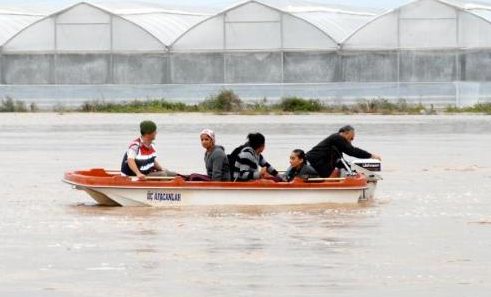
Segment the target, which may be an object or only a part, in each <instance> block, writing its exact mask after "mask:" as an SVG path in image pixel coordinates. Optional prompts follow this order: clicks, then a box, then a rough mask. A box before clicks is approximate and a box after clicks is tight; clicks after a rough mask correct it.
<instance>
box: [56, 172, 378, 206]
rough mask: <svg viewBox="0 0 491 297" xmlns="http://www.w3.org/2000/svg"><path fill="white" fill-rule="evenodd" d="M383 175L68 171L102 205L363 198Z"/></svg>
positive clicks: (287, 202) (69, 180)
mask: <svg viewBox="0 0 491 297" xmlns="http://www.w3.org/2000/svg"><path fill="white" fill-rule="evenodd" d="M355 166H356V165H355ZM379 179H380V178H379V177H378V176H377V175H375V174H372V173H371V172H370V171H367V170H364V169H363V168H359V171H358V173H353V174H352V175H349V176H346V177H338V178H312V179H308V180H302V179H295V180H294V181H292V182H274V181H271V180H257V181H250V182H203V181H185V180H184V179H183V178H182V177H176V178H158V177H154V178H149V179H146V180H138V179H136V178H134V177H125V176H121V175H120V173H119V172H115V171H108V170H104V169H101V168H96V169H90V170H78V171H73V172H67V173H65V177H64V179H63V181H64V182H66V183H68V184H70V185H72V186H73V187H74V188H75V189H79V190H83V191H85V192H87V193H88V194H89V195H90V196H91V197H92V198H93V199H94V200H95V201H97V203H99V204H101V205H108V206H157V207H171V206H188V205H299V204H321V203H358V201H360V200H366V199H372V198H373V195H374V191H375V187H376V185H377V181H378V180H379Z"/></svg>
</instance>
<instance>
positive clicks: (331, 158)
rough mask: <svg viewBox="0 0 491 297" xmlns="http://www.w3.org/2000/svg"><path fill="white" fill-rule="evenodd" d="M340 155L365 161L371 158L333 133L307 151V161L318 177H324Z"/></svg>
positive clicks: (365, 152)
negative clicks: (343, 154)
mask: <svg viewBox="0 0 491 297" xmlns="http://www.w3.org/2000/svg"><path fill="white" fill-rule="evenodd" d="M342 153H345V154H347V155H349V156H352V157H356V158H360V159H366V158H370V157H371V156H372V154H370V153H369V152H367V151H364V150H362V149H359V148H357V147H354V146H353V145H351V143H350V142H349V141H348V140H346V138H344V137H343V136H341V135H340V134H338V133H334V134H332V135H331V136H329V137H327V138H326V139H324V140H322V141H321V142H320V143H319V144H317V145H316V146H314V147H313V148H312V149H311V150H310V151H308V152H307V160H308V161H309V162H310V164H311V165H312V166H313V167H314V168H315V170H317V172H318V173H319V175H320V176H322V177H325V176H326V175H329V174H330V172H332V170H333V169H334V163H335V161H336V160H337V159H338V158H339V157H340V154H342Z"/></svg>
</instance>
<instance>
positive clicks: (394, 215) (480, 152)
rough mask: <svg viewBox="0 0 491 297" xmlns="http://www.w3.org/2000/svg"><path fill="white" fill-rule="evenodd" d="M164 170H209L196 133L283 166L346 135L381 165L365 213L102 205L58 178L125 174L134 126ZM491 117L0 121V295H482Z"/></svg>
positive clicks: (485, 288) (490, 278) (488, 280)
mask: <svg viewBox="0 0 491 297" xmlns="http://www.w3.org/2000/svg"><path fill="white" fill-rule="evenodd" d="M146 118H150V119H153V120H155V121H156V122H157V123H158V124H159V127H160V129H159V131H160V133H159V135H158V142H157V148H158V151H159V154H160V155H159V158H160V160H161V161H162V163H164V165H165V166H166V167H168V168H171V169H176V170H179V171H181V172H183V173H190V172H203V171H204V168H203V167H204V165H203V160H202V156H203V152H202V149H201V147H200V146H199V141H198V135H197V133H199V131H200V130H201V129H202V128H204V127H207V128H211V129H214V130H216V132H217V137H218V142H219V143H220V144H222V145H224V146H225V147H226V148H227V149H228V150H229V151H230V150H231V149H232V148H233V147H234V146H236V145H238V144H240V143H241V142H243V141H244V138H245V135H246V134H247V133H248V132H252V131H261V132H264V134H266V136H267V149H266V152H265V156H266V158H267V159H268V161H270V163H272V164H273V165H275V166H276V167H277V168H279V169H283V168H285V167H286V166H287V165H288V155H289V152H290V150H291V149H293V148H297V147H298V148H303V149H308V148H309V147H311V146H312V145H314V144H316V143H317V142H318V141H319V140H321V138H322V137H324V136H326V135H328V134H329V133H330V132H332V131H335V130H337V128H338V127H339V126H341V125H343V124H346V123H350V124H353V125H354V126H355V127H356V128H357V130H358V132H357V134H358V135H357V139H356V144H357V145H359V146H361V147H363V148H366V149H368V150H371V151H374V152H377V153H379V154H381V155H382V156H383V159H384V160H383V170H384V171H383V177H384V180H383V181H382V182H381V183H380V185H379V188H378V189H377V190H378V193H377V199H376V200H375V201H372V202H368V203H364V204H360V205H352V206H349V205H314V206H288V207H258V206H255V207H251V206H247V207H185V208H171V209H157V208H121V207H99V206H96V205H95V204H94V203H93V202H92V200H90V198H89V197H88V196H87V195H86V194H85V193H83V192H80V191H75V190H72V189H71V188H70V187H68V186H67V185H65V184H62V183H61V182H60V179H61V177H62V173H63V172H64V171H67V170H72V169H77V168H90V167H106V168H117V167H118V165H119V162H120V158H121V156H122V152H123V151H124V149H125V148H126V147H127V145H128V142H129V141H131V140H132V139H133V138H134V137H135V136H136V133H137V129H136V128H137V124H138V122H139V121H140V120H142V119H146ZM490 124H491V118H490V117H486V116H448V117H447V116H407V117H406V116H404V117H398V116H359V115H356V116H324V115H312V116H309V115H302V116H214V115H155V114H152V115H141V114H138V115H102V114H95V115H87V114H85V115H79V114H67V115H55V114H8V115H1V117H0V127H1V128H2V129H0V139H2V145H1V146H0V150H1V152H2V155H4V156H6V157H7V158H4V161H3V163H2V165H3V166H2V169H4V170H3V172H2V176H3V178H2V186H1V187H0V234H1V239H2V241H1V242H2V243H1V245H0V295H1V296H90V297H93V296H162V295H167V296H268V297H269V296H326V295H329V296H377V297H378V296H382V295H389V294H391V293H392V294H393V295H397V296H415V295H420V296H428V295H429V294H431V295H432V296H445V297H446V296H459V297H460V296H487V295H488V292H489V290H490V289H491V285H490V284H491V265H490V264H491V263H490V262H491V259H490V257H489V250H490V248H491V237H490V236H489V232H490V230H491V229H490V228H491V207H490V206H491V196H490V195H489V193H490V190H491V160H490V159H489V158H488V157H487V154H488V152H489V151H490V149H491V130H490V129H489V127H491V125H490Z"/></svg>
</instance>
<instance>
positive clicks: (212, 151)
mask: <svg viewBox="0 0 491 297" xmlns="http://www.w3.org/2000/svg"><path fill="white" fill-rule="evenodd" d="M200 139H201V145H202V146H203V148H204V149H205V150H206V152H205V158H204V160H205V166H206V174H207V176H208V178H210V179H211V180H212V181H230V165H229V163H228V158H227V155H226V154H225V149H224V148H223V146H220V145H216V144H215V133H214V132H213V131H212V130H210V129H204V130H203V131H201V134H200Z"/></svg>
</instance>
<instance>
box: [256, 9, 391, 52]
mask: <svg viewBox="0 0 491 297" xmlns="http://www.w3.org/2000/svg"><path fill="white" fill-rule="evenodd" d="M258 2H262V3H264V4H267V5H270V6H273V7H275V8H277V9H279V10H282V11H284V12H287V13H290V14H292V15H294V16H296V17H298V18H301V19H303V20H305V21H307V22H309V23H311V24H313V25H314V26H316V27H317V28H319V29H320V30H322V31H324V32H325V33H326V34H328V35H329V36H331V37H332V38H333V39H334V40H335V41H336V42H338V43H339V42H341V41H342V40H343V39H344V38H346V37H347V36H348V35H349V34H350V33H352V32H353V31H355V30H356V29H358V28H359V27H361V26H363V25H364V24H366V23H367V22H368V21H370V20H371V19H373V18H374V17H376V16H377V15H380V14H381V13H383V10H379V9H373V8H358V7H349V6H343V5H331V4H329V5H327V4H320V3H313V2H307V1H294V0H287V1H275V0H260V1H258Z"/></svg>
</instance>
